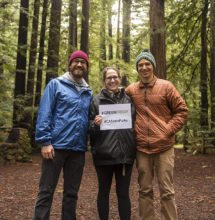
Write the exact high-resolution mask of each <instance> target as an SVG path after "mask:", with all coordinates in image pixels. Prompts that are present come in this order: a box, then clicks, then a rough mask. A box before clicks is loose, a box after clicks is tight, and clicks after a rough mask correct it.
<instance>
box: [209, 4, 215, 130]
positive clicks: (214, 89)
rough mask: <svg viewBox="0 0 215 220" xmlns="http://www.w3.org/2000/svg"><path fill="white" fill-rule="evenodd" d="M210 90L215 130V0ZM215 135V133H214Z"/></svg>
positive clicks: (211, 23) (212, 120)
mask: <svg viewBox="0 0 215 220" xmlns="http://www.w3.org/2000/svg"><path fill="white" fill-rule="evenodd" d="M210 20H211V22H210V31H211V37H210V90H211V127H212V128H213V129H214V128H215V0H211V12H210ZM213 133H215V131H213Z"/></svg>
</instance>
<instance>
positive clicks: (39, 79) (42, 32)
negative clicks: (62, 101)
mask: <svg viewBox="0 0 215 220" xmlns="http://www.w3.org/2000/svg"><path fill="white" fill-rule="evenodd" d="M47 15H48V0H43V12H42V24H41V30H40V46H39V57H38V69H37V81H36V92H35V102H34V106H35V107H38V106H39V103H40V98H41V89H42V74H43V58H44V49H45V48H44V45H45V33H46V18H47Z"/></svg>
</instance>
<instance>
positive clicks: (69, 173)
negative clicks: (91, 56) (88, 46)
mask: <svg viewBox="0 0 215 220" xmlns="http://www.w3.org/2000/svg"><path fill="white" fill-rule="evenodd" d="M88 66H89V61H88V56H87V54H86V53H84V52H83V51H75V52H74V53H73V54H72V55H71V57H70V59H69V72H67V73H65V74H64V75H62V76H61V77H58V78H55V79H52V80H51V81H50V82H49V83H48V85H47V86H46V89H45V91H44V94H43V97H42V99H41V102H40V107H39V112H38V118H37V125H36V141H37V142H39V143H40V144H41V145H42V148H41V153H42V158H43V161H42V174H41V178H40V184H39V193H38V196H37V199H36V205H35V211H34V220H39V219H40V220H41V219H43V220H45V219H46V220H47V219H49V216H50V208H51V205H52V200H53V195H54V191H55V188H56V185H57V183H58V179H59V175H60V172H61V169H63V177H64V191H63V201H62V219H64V220H75V219H76V203H77V194H78V190H79V187H80V183H81V178H82V173H83V167H84V162H85V151H86V146H87V129H88V109H89V105H90V101H91V98H92V91H91V89H90V88H89V87H88V84H87V83H86V81H85V80H84V78H83V77H84V75H85V74H87V71H88Z"/></svg>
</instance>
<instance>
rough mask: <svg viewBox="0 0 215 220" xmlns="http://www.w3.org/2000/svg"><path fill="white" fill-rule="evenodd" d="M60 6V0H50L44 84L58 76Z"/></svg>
mask: <svg viewBox="0 0 215 220" xmlns="http://www.w3.org/2000/svg"><path fill="white" fill-rule="evenodd" d="M61 6H62V0H52V7H51V17H50V28H49V43H48V60H47V72H46V85H47V84H48V82H49V81H50V79H51V78H55V77H57V76H58V61H59V46H60V24H61Z"/></svg>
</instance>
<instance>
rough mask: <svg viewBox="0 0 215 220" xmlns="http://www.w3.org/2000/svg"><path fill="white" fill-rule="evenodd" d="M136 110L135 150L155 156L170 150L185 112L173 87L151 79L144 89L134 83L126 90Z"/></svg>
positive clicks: (183, 120)
mask: <svg viewBox="0 0 215 220" xmlns="http://www.w3.org/2000/svg"><path fill="white" fill-rule="evenodd" d="M126 93H127V94H128V95H129V96H130V97H131V99H132V101H133V103H134V105H135V107H136V121H135V131H136V138H137V150H139V151H142V152H145V153H147V154H154V153H159V152H162V151H165V150H167V149H169V148H171V147H172V146H173V145H174V143H175V137H174V135H175V133H176V132H177V131H179V130H180V129H181V128H182V127H183V125H184V124H185V122H186V120H187V116H188V108H187V106H186V104H185V102H184V100H183V99H182V97H181V96H180V94H179V92H178V91H177V90H176V88H175V87H174V85H173V84H172V83H171V82H169V81H167V80H162V79H158V78H157V77H155V76H154V78H153V80H152V81H151V82H150V83H149V84H148V85H147V86H145V85H144V84H143V83H142V82H136V83H133V84H131V85H130V86H128V87H127V88H126Z"/></svg>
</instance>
